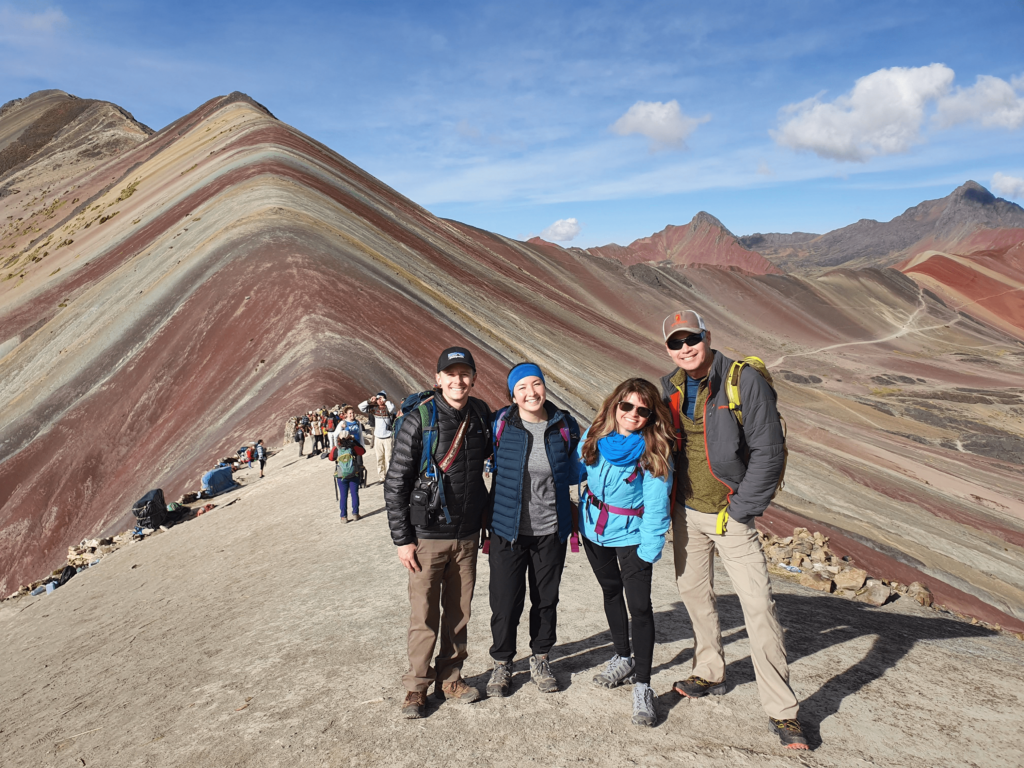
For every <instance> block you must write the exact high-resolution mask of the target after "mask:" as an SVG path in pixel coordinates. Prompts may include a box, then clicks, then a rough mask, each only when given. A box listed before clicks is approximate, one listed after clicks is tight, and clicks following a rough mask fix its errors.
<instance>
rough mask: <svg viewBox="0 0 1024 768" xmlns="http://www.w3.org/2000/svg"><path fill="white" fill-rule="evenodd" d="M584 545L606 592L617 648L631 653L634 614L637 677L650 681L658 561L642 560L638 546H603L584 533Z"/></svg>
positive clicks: (639, 680)
mask: <svg viewBox="0 0 1024 768" xmlns="http://www.w3.org/2000/svg"><path fill="white" fill-rule="evenodd" d="M583 548H584V549H585V550H586V552H587V559H588V560H589V561H590V567H591V568H593V569H594V575H595V576H596V577H597V583H598V584H600V585H601V591H602V592H604V614H605V616H607V617H608V628H609V629H610V630H611V632H612V643H614V645H615V652H616V653H617V654H619V656H625V657H627V658H628V657H629V656H630V649H629V616H632V617H633V650H634V652H635V656H634V659H635V661H636V681H637V682H638V683H647V684H648V685H650V683H651V663H652V662H653V660H654V608H653V607H652V606H651V575H652V574H653V573H654V565H653V564H652V563H648V562H645V561H643V560H641V559H640V556H639V555H638V554H637V553H636V549H637V548H636V547H602V546H601V545H599V544H595V543H594V542H592V541H590V539H588V538H587V537H585V536H584V537H583ZM623 592H625V595H626V599H625V600H623V599H622V595H623ZM627 605H628V606H629V615H628V616H627V615H626V606H627Z"/></svg>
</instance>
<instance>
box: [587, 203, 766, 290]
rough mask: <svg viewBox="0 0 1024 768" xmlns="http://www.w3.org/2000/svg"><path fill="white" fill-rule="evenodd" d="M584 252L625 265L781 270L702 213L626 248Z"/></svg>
mask: <svg viewBox="0 0 1024 768" xmlns="http://www.w3.org/2000/svg"><path fill="white" fill-rule="evenodd" d="M587 250H588V252H589V253H592V254H596V255H598V256H603V257H604V258H608V259H615V260H616V261H619V262H621V263H622V264H625V265H627V266H629V265H631V264H640V263H643V262H652V261H654V262H660V261H669V262H671V263H673V264H678V265H679V266H684V267H692V266H709V267H732V268H735V269H742V270H743V271H744V272H749V273H751V274H754V275H781V274H782V270H781V269H779V268H778V267H776V266H775V265H774V264H772V263H771V262H769V261H768V260H767V259H765V258H764V257H762V256H761V255H760V254H759V253H756V252H754V251H748V250H747V249H746V248H744V247H743V246H742V245H740V244H739V242H738V241H737V240H736V237H735V236H734V235H733V234H732V232H730V231H729V230H728V229H726V228H725V227H724V226H723V225H722V222H720V221H719V220H718V219H716V218H715V217H714V216H712V215H711V214H709V213H705V212H704V211H701V212H700V213H698V214H697V215H696V216H694V217H693V219H692V220H691V221H690V223H689V224H686V225H685V226H682V227H677V226H673V225H671V224H670V225H669V226H667V227H665V229H663V230H661V232H657V233H655V234H653V235H651V236H650V237H642V238H640V239H639V240H634V241H633V242H632V243H630V244H629V245H627V246H620V245H615V244H612V245H603V246H598V247H596V248H588V249H587Z"/></svg>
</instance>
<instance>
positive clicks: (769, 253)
mask: <svg viewBox="0 0 1024 768" xmlns="http://www.w3.org/2000/svg"><path fill="white" fill-rule="evenodd" d="M1000 229H1024V208H1021V207H1020V206H1019V205H1017V204H1016V203H1012V202H1010V201H1008V200H1003V199H1002V198H999V197H996V196H995V195H993V194H992V193H991V192H989V191H988V190H987V189H985V188H984V187H983V186H981V185H980V184H978V183H977V182H975V181H968V182H966V183H965V184H963V185H961V186H959V187H957V188H956V189H955V190H953V192H952V193H950V194H949V195H948V196H946V197H944V198H941V199H939V200H926V201H925V202H923V203H921V204H919V205H915V206H914V207H913V208H909V209H907V210H906V211H905V212H903V213H902V214H900V215H899V216H897V217H896V218H894V219H892V220H891V221H874V220H873V219H861V220H860V221H858V222H857V223H856V224H850V225H849V226H847V227H843V228H842V229H835V230H833V231H831V232H828V233H826V234H824V235H813V234H808V233H804V232H794V233H792V234H778V233H770V234H760V233H758V234H754V235H747V236H746V237H741V238H739V243H740V245H742V246H743V247H744V248H748V249H750V250H752V251H757V252H758V253H760V254H761V255H762V256H764V257H765V258H766V259H768V260H769V261H771V262H772V263H773V264H776V265H778V266H779V267H781V268H782V269H783V270H785V271H786V272H796V273H802V274H814V273H819V272H821V271H823V270H826V269H832V268H835V267H854V268H856V267H888V266H892V265H894V264H897V263H899V262H901V261H904V260H906V259H908V258H910V257H912V256H915V255H917V254H918V253H921V252H923V251H926V250H950V249H953V250H956V249H957V246H958V245H959V244H961V243H964V242H965V241H969V240H970V239H971V238H972V237H974V236H975V235H976V234H977V233H978V232H980V231H983V230H1000ZM994 239H998V238H994ZM1021 239H1024V238H1021ZM982 240H984V238H982Z"/></svg>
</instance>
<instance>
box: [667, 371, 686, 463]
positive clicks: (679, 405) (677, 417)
mask: <svg viewBox="0 0 1024 768" xmlns="http://www.w3.org/2000/svg"><path fill="white" fill-rule="evenodd" d="M668 401H669V410H670V411H672V431H673V432H674V434H675V438H676V453H679V452H680V451H682V450H683V417H682V409H683V391H682V390H681V389H680V388H679V387H676V391H675V392H673V393H672V396H671V397H669V399H668Z"/></svg>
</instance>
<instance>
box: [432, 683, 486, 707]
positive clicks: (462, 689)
mask: <svg viewBox="0 0 1024 768" xmlns="http://www.w3.org/2000/svg"><path fill="white" fill-rule="evenodd" d="M441 692H442V693H443V694H444V697H445V698H446V699H450V700H451V701H457V702H458V703H459V704H469V703H470V702H471V701H476V700H477V699H479V698H480V691H478V690H477V689H476V688H472V687H470V686H469V685H466V681H465V680H463V679H462V678H461V677H460V678H459V679H458V680H454V681H452V682H450V683H444V684H443V685H442V686H441Z"/></svg>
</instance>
